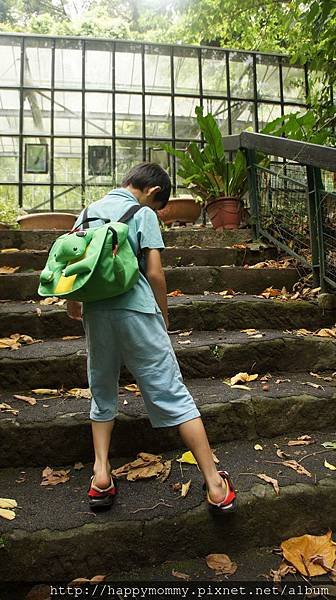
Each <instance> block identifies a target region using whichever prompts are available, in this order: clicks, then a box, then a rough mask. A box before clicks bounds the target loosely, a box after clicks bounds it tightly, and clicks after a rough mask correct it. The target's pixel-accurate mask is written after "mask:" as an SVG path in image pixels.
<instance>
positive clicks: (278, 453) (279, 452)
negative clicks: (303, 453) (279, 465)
mask: <svg viewBox="0 0 336 600" xmlns="http://www.w3.org/2000/svg"><path fill="white" fill-rule="evenodd" d="M276 453H277V456H278V457H279V458H290V455H289V454H286V452H283V451H282V450H280V449H279V450H277V451H276Z"/></svg>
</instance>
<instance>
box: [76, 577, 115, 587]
mask: <svg viewBox="0 0 336 600" xmlns="http://www.w3.org/2000/svg"><path fill="white" fill-rule="evenodd" d="M106 577H107V576H106V575H95V576H94V577H92V578H91V579H87V578H86V577H78V578H77V579H73V580H72V581H70V582H69V583H68V584H67V586H74V585H80V584H82V583H102V582H103V581H105V579H106Z"/></svg>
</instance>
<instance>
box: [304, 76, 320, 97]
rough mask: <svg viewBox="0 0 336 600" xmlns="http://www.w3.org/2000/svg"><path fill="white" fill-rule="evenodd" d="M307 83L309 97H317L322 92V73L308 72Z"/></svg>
mask: <svg viewBox="0 0 336 600" xmlns="http://www.w3.org/2000/svg"><path fill="white" fill-rule="evenodd" d="M308 82H309V93H310V94H311V95H313V96H314V95H315V94H316V95H318V94H320V93H321V92H322V90H323V72H322V71H309V72H308Z"/></svg>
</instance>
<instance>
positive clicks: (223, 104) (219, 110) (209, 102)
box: [204, 98, 229, 135]
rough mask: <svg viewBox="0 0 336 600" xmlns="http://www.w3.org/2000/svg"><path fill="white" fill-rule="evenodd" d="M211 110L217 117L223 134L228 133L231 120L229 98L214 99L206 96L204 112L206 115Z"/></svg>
mask: <svg viewBox="0 0 336 600" xmlns="http://www.w3.org/2000/svg"><path fill="white" fill-rule="evenodd" d="M209 112H210V113H212V114H213V116H214V117H215V119H216V121H217V123H218V126H219V129H220V130H221V133H222V134H223V135H228V133H229V122H228V103H227V100H213V99H212V98H204V114H205V115H206V114H207V113H209Z"/></svg>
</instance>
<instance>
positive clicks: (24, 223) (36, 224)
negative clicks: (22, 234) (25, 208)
mask: <svg viewBox="0 0 336 600" xmlns="http://www.w3.org/2000/svg"><path fill="white" fill-rule="evenodd" d="M76 219H77V215H74V214H72V213H61V212H49V213H32V214H29V215H23V216H22V217H18V220H17V222H18V223H19V225H20V229H30V230H34V229H47V230H48V229H60V230H65V229H66V230H67V229H72V227H73V225H74V222H75V220H76Z"/></svg>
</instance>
